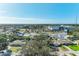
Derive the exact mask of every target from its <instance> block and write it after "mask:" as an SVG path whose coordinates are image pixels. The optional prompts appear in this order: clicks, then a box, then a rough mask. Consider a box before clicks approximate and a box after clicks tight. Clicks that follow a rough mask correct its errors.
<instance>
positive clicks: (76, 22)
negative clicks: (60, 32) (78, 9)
mask: <svg viewBox="0 0 79 59" xmlns="http://www.w3.org/2000/svg"><path fill="white" fill-rule="evenodd" d="M77 21H78V19H77V15H76V23H75V29H76V30H77V29H78V28H77Z"/></svg>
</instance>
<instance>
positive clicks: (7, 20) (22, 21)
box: [0, 17, 53, 24]
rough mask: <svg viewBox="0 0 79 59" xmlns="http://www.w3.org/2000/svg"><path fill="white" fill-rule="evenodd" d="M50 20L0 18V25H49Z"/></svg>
mask: <svg viewBox="0 0 79 59" xmlns="http://www.w3.org/2000/svg"><path fill="white" fill-rule="evenodd" d="M50 23H53V22H52V20H46V19H38V18H17V17H0V24H50Z"/></svg>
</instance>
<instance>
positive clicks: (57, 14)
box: [0, 3, 79, 24]
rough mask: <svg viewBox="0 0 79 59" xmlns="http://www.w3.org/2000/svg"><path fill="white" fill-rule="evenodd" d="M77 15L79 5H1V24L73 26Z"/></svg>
mask: <svg viewBox="0 0 79 59" xmlns="http://www.w3.org/2000/svg"><path fill="white" fill-rule="evenodd" d="M76 15H77V18H79V4H78V3H36V4H34V3H33V4H30V3H29V4H28V3H23V4H20V3H19V4H18V3H17V4H14V3H13V4H0V23H1V24H2V23H17V24H73V23H75V22H76V21H75V19H76ZM78 23H79V21H78Z"/></svg>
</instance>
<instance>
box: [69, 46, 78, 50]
mask: <svg viewBox="0 0 79 59" xmlns="http://www.w3.org/2000/svg"><path fill="white" fill-rule="evenodd" d="M68 47H69V48H71V49H72V50H74V51H79V46H77V45H70V46H68Z"/></svg>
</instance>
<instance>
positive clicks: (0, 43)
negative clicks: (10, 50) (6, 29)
mask: <svg viewBox="0 0 79 59" xmlns="http://www.w3.org/2000/svg"><path fill="white" fill-rule="evenodd" d="M7 45H8V42H7V38H6V35H4V34H1V35H0V50H3V49H5V48H7Z"/></svg>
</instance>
